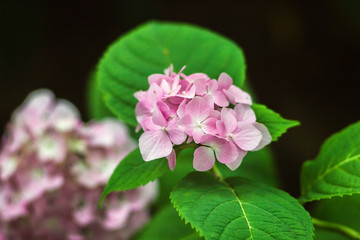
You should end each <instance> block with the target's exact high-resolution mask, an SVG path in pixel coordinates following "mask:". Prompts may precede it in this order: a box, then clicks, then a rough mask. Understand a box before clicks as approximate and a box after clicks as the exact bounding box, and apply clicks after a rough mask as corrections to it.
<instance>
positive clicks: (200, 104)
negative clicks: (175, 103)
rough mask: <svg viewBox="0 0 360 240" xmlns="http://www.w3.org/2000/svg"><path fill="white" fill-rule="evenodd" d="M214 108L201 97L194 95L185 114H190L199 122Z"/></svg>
mask: <svg viewBox="0 0 360 240" xmlns="http://www.w3.org/2000/svg"><path fill="white" fill-rule="evenodd" d="M212 110H213V109H212V108H211V107H210V105H209V103H208V102H206V101H205V100H204V99H203V98H201V97H194V98H193V99H192V100H191V101H190V102H189V103H188V104H187V105H186V108H185V114H190V115H191V116H192V117H193V118H194V120H195V121H198V122H199V123H200V122H202V121H204V120H205V119H206V118H207V117H208V116H209V114H210V112H211V111H212Z"/></svg>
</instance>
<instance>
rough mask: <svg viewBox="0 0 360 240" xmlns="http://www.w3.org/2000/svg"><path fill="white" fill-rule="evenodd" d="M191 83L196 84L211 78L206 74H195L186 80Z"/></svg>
mask: <svg viewBox="0 0 360 240" xmlns="http://www.w3.org/2000/svg"><path fill="white" fill-rule="evenodd" d="M185 79H186V80H187V81H188V82H189V83H195V82H196V81H198V80H201V81H203V80H205V81H208V80H210V78H209V76H208V75H206V74H204V73H193V74H191V75H189V76H187V77H186V78H185Z"/></svg>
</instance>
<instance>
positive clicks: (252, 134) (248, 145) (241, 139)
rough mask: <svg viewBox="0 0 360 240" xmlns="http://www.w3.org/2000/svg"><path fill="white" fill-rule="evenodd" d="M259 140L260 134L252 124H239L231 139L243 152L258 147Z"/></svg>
mask: <svg viewBox="0 0 360 240" xmlns="http://www.w3.org/2000/svg"><path fill="white" fill-rule="evenodd" d="M261 138H262V135H261V132H260V131H259V130H258V129H257V128H256V127H254V126H253V125H252V124H248V123H241V124H239V125H238V129H237V130H236V131H235V132H234V133H233V137H232V139H233V140H234V142H235V144H236V145H237V146H238V147H239V148H241V149H242V150H245V151H250V150H253V149H255V148H256V147H257V146H258V145H259V143H260V141H261Z"/></svg>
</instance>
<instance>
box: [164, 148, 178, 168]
mask: <svg viewBox="0 0 360 240" xmlns="http://www.w3.org/2000/svg"><path fill="white" fill-rule="evenodd" d="M166 158H167V160H168V163H169V168H170V169H171V171H174V169H175V165H176V153H175V151H174V149H173V150H172V152H171V153H170V155H169V156H167V157H166Z"/></svg>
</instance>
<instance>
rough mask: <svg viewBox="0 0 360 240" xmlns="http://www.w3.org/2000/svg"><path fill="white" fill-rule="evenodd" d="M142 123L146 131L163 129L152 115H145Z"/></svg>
mask: <svg viewBox="0 0 360 240" xmlns="http://www.w3.org/2000/svg"><path fill="white" fill-rule="evenodd" d="M140 124H141V126H142V128H143V129H144V131H155V130H160V129H161V126H159V125H157V124H155V123H154V121H153V118H152V117H145V118H144V119H143V120H142V121H141V122H140Z"/></svg>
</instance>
